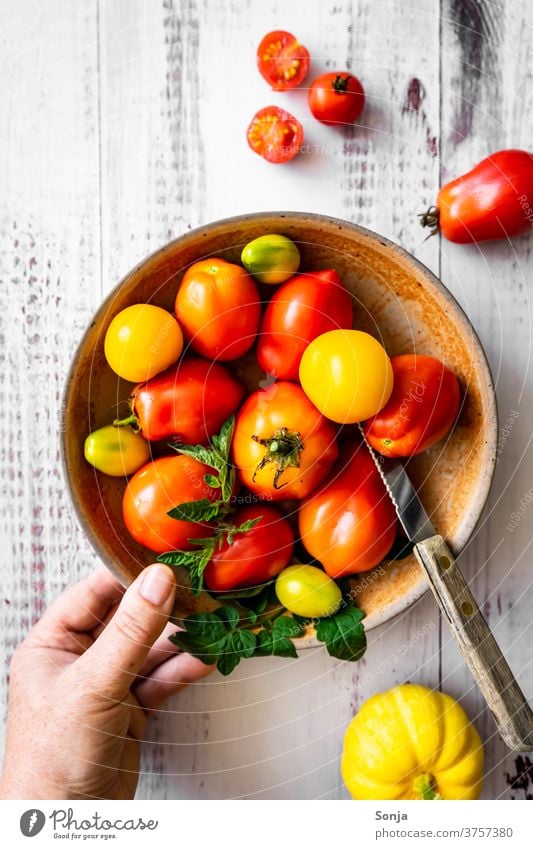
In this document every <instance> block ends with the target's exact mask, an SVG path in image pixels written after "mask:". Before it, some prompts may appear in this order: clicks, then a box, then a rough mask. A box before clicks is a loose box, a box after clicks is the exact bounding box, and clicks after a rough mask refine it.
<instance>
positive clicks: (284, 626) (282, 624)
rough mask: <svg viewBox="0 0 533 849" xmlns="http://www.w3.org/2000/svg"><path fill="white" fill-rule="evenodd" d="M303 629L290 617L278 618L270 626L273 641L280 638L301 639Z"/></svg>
mask: <svg viewBox="0 0 533 849" xmlns="http://www.w3.org/2000/svg"><path fill="white" fill-rule="evenodd" d="M304 632H305V629H304V628H303V626H302V625H301V624H300V623H299V622H295V620H294V619H292V618H291V617H290V616H278V617H277V619H274V623H273V625H272V634H273V636H274V639H280V638H281V637H301V636H302V635H303V634H304Z"/></svg>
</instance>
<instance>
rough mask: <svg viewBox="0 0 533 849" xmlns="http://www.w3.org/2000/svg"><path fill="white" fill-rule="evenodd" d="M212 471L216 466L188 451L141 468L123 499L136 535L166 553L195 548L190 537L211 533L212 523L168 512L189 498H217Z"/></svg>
mask: <svg viewBox="0 0 533 849" xmlns="http://www.w3.org/2000/svg"><path fill="white" fill-rule="evenodd" d="M208 474H213V469H211V468H210V467H209V466H206V465H204V463H199V462H198V460H195V459H193V458H192V457H186V456H185V455H184V454H180V455H177V456H172V457H160V458H159V460H154V462H153V463H148V464H147V465H146V466H144V467H143V468H142V469H140V470H139V471H138V472H137V473H136V474H135V475H133V477H132V478H130V479H129V481H128V483H127V485H126V489H125V491H124V497H123V500H122V515H123V517H124V522H125V524H126V527H127V529H128V531H129V532H130V534H131V535H132V537H133V538H134V539H135V540H136V541H137V542H139V543H140V544H141V545H144V546H145V547H146V548H149V549H150V551H156V552H157V553H158V554H162V553H163V552H165V551H174V550H175V549H182V550H183V549H185V550H188V549H191V548H194V546H193V545H192V544H191V543H190V542H189V539H197V538H198V537H206V536H210V534H211V533H212V529H211V528H210V526H209V525H206V524H203V523H200V522H182V521H181V520H179V519H171V517H170V516H168V515H167V513H168V511H169V510H172V508H173V507H177V506H178V505H179V504H184V503H185V502H187V501H198V499H200V498H208V499H209V500H210V501H216V500H217V498H219V497H220V489H216V488H214V487H211V486H208V485H207V484H206V482H205V480H204V476H205V475H208Z"/></svg>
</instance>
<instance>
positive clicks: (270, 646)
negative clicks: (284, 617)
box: [254, 631, 298, 657]
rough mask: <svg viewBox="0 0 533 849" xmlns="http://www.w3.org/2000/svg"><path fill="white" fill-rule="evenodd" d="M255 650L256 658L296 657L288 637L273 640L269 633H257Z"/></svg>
mask: <svg viewBox="0 0 533 849" xmlns="http://www.w3.org/2000/svg"><path fill="white" fill-rule="evenodd" d="M256 642H257V644H256V648H255V652H254V655H256V656H257V657H270V656H273V655H275V656H276V657H298V654H297V653H296V649H295V648H294V645H293V643H291V641H290V640H289V639H288V637H279V638H278V639H275V638H274V635H273V633H271V632H269V631H259V633H258V634H257V635H256Z"/></svg>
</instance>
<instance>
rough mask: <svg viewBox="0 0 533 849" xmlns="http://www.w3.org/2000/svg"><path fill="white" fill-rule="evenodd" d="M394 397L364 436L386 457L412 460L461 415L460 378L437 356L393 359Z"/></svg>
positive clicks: (446, 431)
mask: <svg viewBox="0 0 533 849" xmlns="http://www.w3.org/2000/svg"><path fill="white" fill-rule="evenodd" d="M391 365H392V371H393V374H394V386H393V390H392V395H391V397H390V398H389V400H388V402H387V403H386V405H385V406H384V407H383V409H382V410H380V411H379V413H378V414H377V416H374V418H372V419H369V420H368V421H367V422H365V424H364V430H365V436H366V438H367V440H368V442H369V443H370V445H371V446H372V448H375V449H376V451H379V452H380V454H384V455H385V456H386V457H412V456H413V455H414V454H420V452H421V451H425V449H426V448H429V447H430V445H433V444H434V443H435V442H438V441H439V439H441V437H443V436H444V434H445V433H448V431H449V430H450V428H451V427H452V425H453V423H454V422H455V419H456V418H457V413H458V412H459V402H460V397H461V394H460V390H459V383H458V382H457V378H456V377H455V375H454V374H453V372H451V371H450V369H449V368H446V366H445V365H443V363H441V362H439V360H436V359H435V358H434V357H426V356H423V355H421V354H404V355H402V356H400V357H392V359H391Z"/></svg>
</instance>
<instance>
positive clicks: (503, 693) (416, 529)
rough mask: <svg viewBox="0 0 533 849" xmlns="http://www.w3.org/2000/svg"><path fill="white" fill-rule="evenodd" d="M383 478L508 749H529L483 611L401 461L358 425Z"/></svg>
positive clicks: (530, 730) (521, 705)
mask: <svg viewBox="0 0 533 849" xmlns="http://www.w3.org/2000/svg"><path fill="white" fill-rule="evenodd" d="M359 429H360V431H361V434H362V436H363V439H364V441H365V443H366V445H367V448H368V450H369V451H370V453H371V455H372V458H373V460H374V463H375V464H376V467H377V470H378V472H379V474H380V476H381V478H382V480H383V482H384V484H385V487H386V489H387V492H388V493H389V495H390V497H391V499H392V503H393V504H394V507H395V509H396V513H397V515H398V519H399V520H400V523H401V525H402V527H403V529H404V531H405V533H406V534H407V536H408V538H409V539H410V540H411V541H412V542H413V543H414V549H413V550H414V554H415V556H416V559H417V560H418V563H419V565H420V566H421V567H422V569H423V570H424V571H425V573H426V576H427V579H428V581H429V585H430V587H431V590H432V592H433V595H434V596H435V598H436V600H437V603H438V605H439V607H440V609H441V611H442V612H443V614H444V615H445V617H446V619H447V620H448V624H449V627H450V630H451V632H452V634H453V636H454V637H455V639H456V640H457V643H458V645H459V649H460V651H461V653H462V655H463V657H464V659H465V661H466V663H467V664H468V667H469V668H470V672H471V673H472V675H473V677H474V680H475V681H476V683H477V685H478V687H479V689H480V690H481V692H482V694H483V696H484V697H485V701H486V702H487V705H488V707H489V708H490V710H491V712H492V715H493V716H494V719H495V721H496V725H497V726H498V731H499V733H500V735H501V737H502V739H503V741H504V743H505V744H506V745H507V746H508V747H509V748H510V749H511V750H513V751H516V752H530V751H533V713H532V711H531V708H530V707H529V705H528V703H527V701H526V699H525V696H524V694H523V693H522V690H521V689H520V687H519V685H518V683H517V681H516V679H515V677H514V675H513V673H512V672H511V669H510V668H509V665H508V663H507V661H506V660H505V658H504V656H503V655H502V653H501V651H500V647H499V646H498V643H497V642H496V640H495V638H494V635H493V634H492V632H491V630H490V628H489V626H488V625H487V622H486V620H485V617H484V616H483V614H482V613H481V611H480V609H479V607H478V606H477V604H476V601H475V599H474V597H473V595H472V593H471V592H470V590H469V589H468V585H467V583H466V581H465V579H464V577H463V575H462V573H461V570H460V569H459V566H458V565H457V563H456V560H455V558H454V556H453V554H452V552H451V551H450V549H449V548H448V546H447V545H446V542H445V541H444V539H443V538H442V537H441V536H440V535H439V534H437V533H436V531H435V528H434V527H433V525H432V523H431V520H430V518H429V516H428V515H427V513H426V511H425V510H424V506H423V504H422V502H421V501H420V499H419V497H418V494H417V492H416V490H415V488H414V486H413V484H412V483H411V480H410V478H409V475H408V474H407V472H406V471H405V468H404V467H403V464H402V463H400V462H399V461H398V460H395V459H389V458H388V457H383V456H382V455H381V454H378V453H377V452H376V451H374V449H373V448H372V446H371V445H369V443H368V442H367V440H366V438H365V434H364V432H363V429H362V427H360V428H359Z"/></svg>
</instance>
